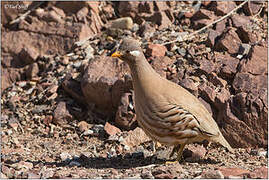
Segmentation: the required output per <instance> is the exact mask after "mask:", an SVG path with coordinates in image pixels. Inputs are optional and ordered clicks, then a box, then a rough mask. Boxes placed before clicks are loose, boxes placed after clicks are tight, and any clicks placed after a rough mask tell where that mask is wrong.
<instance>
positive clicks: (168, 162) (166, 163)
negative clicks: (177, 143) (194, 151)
mask: <svg viewBox="0 0 269 180" xmlns="http://www.w3.org/2000/svg"><path fill="white" fill-rule="evenodd" d="M177 163H179V161H178V160H175V161H166V162H165V165H171V164H177Z"/></svg>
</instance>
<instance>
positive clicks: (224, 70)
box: [215, 53, 239, 79]
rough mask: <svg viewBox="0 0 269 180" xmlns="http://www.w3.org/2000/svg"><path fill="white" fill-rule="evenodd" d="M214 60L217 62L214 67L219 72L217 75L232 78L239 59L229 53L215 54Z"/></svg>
mask: <svg viewBox="0 0 269 180" xmlns="http://www.w3.org/2000/svg"><path fill="white" fill-rule="evenodd" d="M215 61H216V62H218V63H217V65H216V66H217V67H216V69H217V70H219V71H220V72H219V73H218V76H219V77H222V78H223V79H232V78H233V77H234V75H235V73H236V72H237V66H238V64H239V60H238V59H236V58H234V57H231V56H230V55H229V54H227V53H226V54H224V55H223V54H217V53H216V54H215Z"/></svg>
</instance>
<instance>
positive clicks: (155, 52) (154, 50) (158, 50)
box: [146, 44, 167, 57]
mask: <svg viewBox="0 0 269 180" xmlns="http://www.w3.org/2000/svg"><path fill="white" fill-rule="evenodd" d="M166 51H167V49H166V47H165V46H163V45H160V44H149V45H148V47H147V50H146V55H148V56H153V57H162V56H165V52H166Z"/></svg>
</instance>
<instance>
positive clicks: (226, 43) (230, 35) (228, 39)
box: [216, 29, 241, 54]
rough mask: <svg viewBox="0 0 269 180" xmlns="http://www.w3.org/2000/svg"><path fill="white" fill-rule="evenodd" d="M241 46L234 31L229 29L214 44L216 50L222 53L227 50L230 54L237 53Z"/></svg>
mask: <svg viewBox="0 0 269 180" xmlns="http://www.w3.org/2000/svg"><path fill="white" fill-rule="evenodd" d="M240 44H241V40H240V38H239V37H238V35H237V33H236V32H235V30H234V29H230V30H229V31H228V32H227V33H225V34H224V35H223V36H222V37H221V39H220V40H219V41H218V43H217V44H216V50H218V51H223V50H227V51H228V52H229V53H230V54H235V53H237V52H238V50H239V47H240Z"/></svg>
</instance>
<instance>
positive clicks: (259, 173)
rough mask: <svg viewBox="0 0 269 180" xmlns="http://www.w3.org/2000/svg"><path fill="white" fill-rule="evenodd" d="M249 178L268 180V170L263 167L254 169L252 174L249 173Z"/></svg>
mask: <svg viewBox="0 0 269 180" xmlns="http://www.w3.org/2000/svg"><path fill="white" fill-rule="evenodd" d="M250 178H254V179H259V178H261V179H268V168H267V167H264V166H263V167H260V168H257V169H255V170H254V171H253V172H251V173H250Z"/></svg>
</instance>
